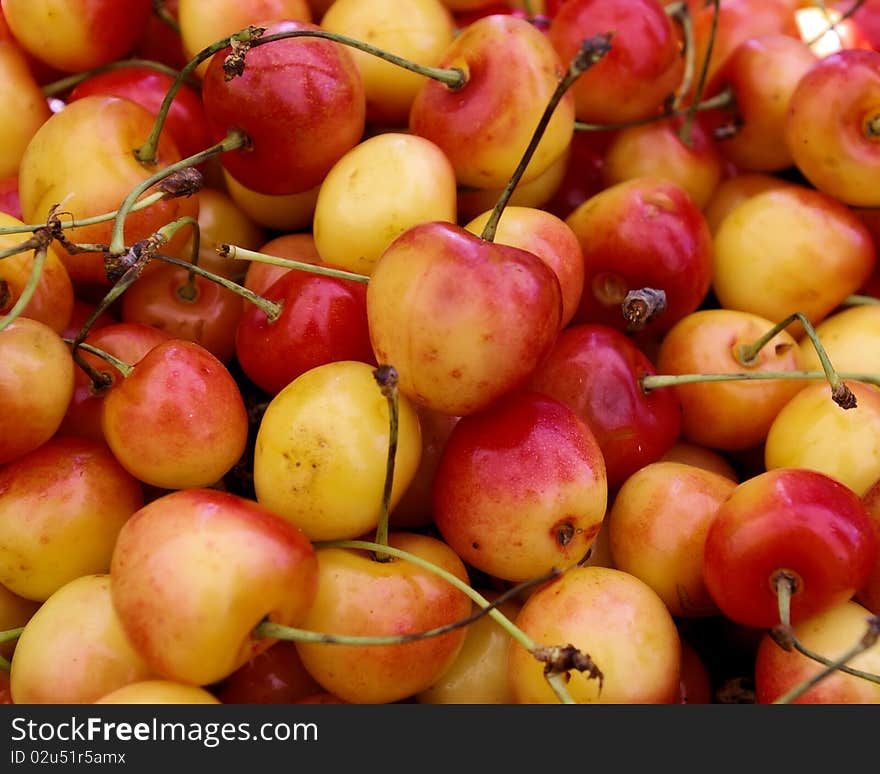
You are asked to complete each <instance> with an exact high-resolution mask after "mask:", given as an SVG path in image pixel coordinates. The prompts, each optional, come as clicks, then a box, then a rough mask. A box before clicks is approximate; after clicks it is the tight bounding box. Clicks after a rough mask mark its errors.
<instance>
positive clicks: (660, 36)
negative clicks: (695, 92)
mask: <svg viewBox="0 0 880 774" xmlns="http://www.w3.org/2000/svg"><path fill="white" fill-rule="evenodd" d="M609 31H613V33H614V35H613V37H612V39H611V51H610V52H609V53H608V54H607V55H606V56H605V57H604V61H602V62H600V63H598V64H597V65H596V66H595V68H593V69H592V70H591V71H590V72H587V73H584V74H583V75H581V76H580V77H579V78H578V81H577V82H576V83H575V85H574V86H573V87H572V95H573V96H574V102H575V114H576V116H577V118H578V120H580V121H586V122H589V123H597V124H610V123H620V122H624V121H632V120H634V119H640V118H646V117H648V116H651V115H654V114H655V113H658V112H659V111H660V109H661V108H662V107H663V103H664V101H665V100H666V98H667V97H669V96H670V95H672V94H673V93H674V92H675V90H676V89H677V88H678V86H679V84H680V82H681V79H682V77H683V75H684V59H683V57H682V43H681V38H680V37H679V33H678V31H677V30H676V27H675V22H673V21H672V19H671V18H670V16H669V15H668V14H667V13H666V11H665V9H664V8H663V4H662V3H661V2H659V0H568V2H566V3H565V4H564V5H562V7H561V8H560V9H559V11H558V13H556V15H555V16H553V18H552V21H551V22H550V28H549V30H548V32H547V34H548V36H549V38H550V41H551V42H552V44H553V47H554V48H555V49H556V51H557V53H558V54H559V57H560V58H561V59H562V60H563V61H566V62H567V61H568V60H569V59H570V58H571V57H572V56H574V54H575V53H576V52H577V50H578V48H579V47H580V45H581V41H582V40H583V39H584V38H588V37H590V36H592V35H597V34H603V33H606V32H609Z"/></svg>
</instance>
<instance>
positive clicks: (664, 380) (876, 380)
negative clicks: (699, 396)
mask: <svg viewBox="0 0 880 774" xmlns="http://www.w3.org/2000/svg"><path fill="white" fill-rule="evenodd" d="M838 376H839V377H840V378H841V379H850V380H852V381H856V382H865V383H866V384H873V385H876V386H878V387H880V374H868V373H853V372H845V373H840V374H838ZM827 378H828V375H827V374H826V373H825V372H824V371H741V372H733V373H703V374H645V375H644V376H642V377H641V378H640V379H639V383H640V384H641V386H642V389H643V390H645V391H646V392H647V391H649V390H657V389H660V388H661V387H674V386H676V385H679V384H700V383H701V382H734V381H749V380H760V379H827Z"/></svg>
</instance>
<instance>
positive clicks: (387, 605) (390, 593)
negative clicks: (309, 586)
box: [297, 531, 471, 704]
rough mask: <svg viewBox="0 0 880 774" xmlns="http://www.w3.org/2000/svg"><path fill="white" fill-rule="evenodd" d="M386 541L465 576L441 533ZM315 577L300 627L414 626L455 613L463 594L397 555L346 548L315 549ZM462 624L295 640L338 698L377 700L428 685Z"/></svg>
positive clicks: (342, 631)
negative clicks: (377, 640)
mask: <svg viewBox="0 0 880 774" xmlns="http://www.w3.org/2000/svg"><path fill="white" fill-rule="evenodd" d="M388 545H390V546H391V547H393V548H396V549H399V550H401V551H405V552H407V553H409V554H413V555H415V556H417V557H418V558H419V559H421V560H422V561H425V562H429V563H430V564H432V565H435V566H436V567H439V568H440V569H442V570H444V571H445V572H447V573H449V574H451V575H452V576H454V577H455V578H457V579H458V580H459V581H460V582H462V583H465V584H467V583H469V580H468V575H467V570H466V568H465V565H464V563H463V562H462V560H461V559H460V558H459V557H458V555H457V554H456V553H455V552H454V551H453V550H452V549H451V548H450V547H449V546H448V545H447V544H446V543H444V542H443V541H442V540H439V539H437V538H434V537H431V536H430V535H424V534H418V533H414V532H399V531H392V532H391V534H390V535H389V539H388ZM316 553H317V555H318V565H319V568H320V570H319V573H320V580H319V583H318V592H317V595H316V596H315V601H314V603H313V604H312V606H311V607H310V609H309V612H308V614H307V615H306V617H305V619H304V621H303V622H302V624H301V627H302V628H304V629H308V630H311V631H315V632H328V633H332V634H336V635H353V636H368V637H369V636H373V637H376V636H395V635H407V634H417V633H419V632H423V631H429V630H432V629H435V628H439V627H441V626H447V625H450V624H453V623H455V622H457V621H461V620H463V619H464V618H466V617H467V616H469V615H470V614H471V599H470V597H468V596H467V595H466V594H465V593H464V592H463V591H462V590H460V589H459V588H457V587H456V586H455V585H453V584H452V583H450V582H449V581H448V580H447V579H445V578H443V577H442V576H440V575H438V574H436V573H434V572H432V571H431V570H429V569H427V568H425V567H422V566H419V565H417V564H415V563H413V562H411V561H408V560H407V559H405V558H393V559H392V560H390V561H377V560H376V559H375V558H374V557H373V556H372V555H371V553H370V552H368V551H365V550H361V549H354V548H337V547H331V546H328V547H325V548H319V549H318V550H317V552H316ZM465 634H466V629H464V628H457V629H452V630H451V631H448V632H445V633H443V634H439V635H436V636H432V637H427V638H424V639H420V640H415V641H412V642H405V643H396V644H390V645H355V644H346V645H339V644H333V643H330V644H327V643H318V642H297V649H298V650H299V654H300V658H301V659H302V662H303V664H304V665H305V667H306V669H307V670H308V672H309V674H311V675H312V677H314V679H315V680H316V681H317V682H318V683H320V684H321V685H322V686H323V687H324V689H325V690H326V691H328V692H330V693H332V694H334V695H335V696H336V697H338V698H340V699H342V700H343V701H346V702H350V703H355V704H383V703H390V702H395V701H400V700H401V699H405V698H408V697H411V696H414V695H416V694H418V693H420V692H421V691H424V690H426V689H427V688H429V687H430V686H431V685H434V684H435V683H436V682H437V680H438V679H439V678H440V677H441V676H442V675H443V673H444V672H445V671H446V669H447V668H449V667H450V665H451V664H452V663H453V662H454V661H455V659H456V657H457V655H458V653H459V652H460V650H461V647H462V643H463V642H464V638H465Z"/></svg>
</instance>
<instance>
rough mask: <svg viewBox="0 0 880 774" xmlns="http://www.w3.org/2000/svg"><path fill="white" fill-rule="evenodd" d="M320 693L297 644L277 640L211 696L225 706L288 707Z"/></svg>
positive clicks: (249, 660) (250, 660)
mask: <svg viewBox="0 0 880 774" xmlns="http://www.w3.org/2000/svg"><path fill="white" fill-rule="evenodd" d="M320 690H321V686H320V685H318V683H316V682H315V679H314V678H313V677H312V676H311V675H310V674H309V673H308V672H307V671H306V668H305V667H304V666H303V663H302V660H301V659H300V657H299V653H298V651H297V649H296V643H294V642H289V641H287V640H279V641H278V642H276V643H275V644H274V645H272V646H271V647H270V648H267V649H266V650H263V651H261V652H260V653H257V654H256V655H254V656H253V657H252V658H250V659H248V661H246V662H245V663H244V664H242V665H241V666H240V667H239V668H238V669H236V670H235V671H234V672H233V673H232V674H231V675H229V677H227V678H226V679H225V680H223V681H222V682H221V683H220V684H219V685H217V686H216V687H215V688H214V689H213V692H214V694H215V695H216V696H217V698H218V699H220V701H221V702H223V703H224V704H291V703H292V702H295V701H298V700H300V699H304V698H305V697H306V696H310V695H311V694H313V693H315V692H316V691H320Z"/></svg>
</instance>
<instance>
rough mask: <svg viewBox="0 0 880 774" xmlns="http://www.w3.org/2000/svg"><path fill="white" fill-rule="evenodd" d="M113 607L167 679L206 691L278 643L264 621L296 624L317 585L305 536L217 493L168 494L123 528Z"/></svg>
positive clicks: (249, 503) (113, 572) (113, 568)
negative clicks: (258, 633) (257, 633)
mask: <svg viewBox="0 0 880 774" xmlns="http://www.w3.org/2000/svg"><path fill="white" fill-rule="evenodd" d="M110 578H111V585H112V590H111V592H112V598H113V606H114V609H115V610H116V611H117V614H118V616H119V620H120V622H121V624H122V627H123V629H124V631H125V632H126V634H127V636H128V638H129V640H130V642H131V643H132V645H133V646H134V647H135V648H136V649H137V651H138V652H139V653H140V654H141V655H142V656H143V658H144V659H145V660H146V661H147V663H149V664H150V666H151V668H152V669H153V670H154V672H155V673H156V674H157V675H159V676H162V677H165V678H168V679H171V680H178V681H180V682H184V683H190V684H193V685H202V686H204V685H208V684H211V683H215V682H218V681H219V680H222V679H224V678H226V677H228V676H229V675H231V674H232V673H233V672H234V671H235V670H236V669H238V668H239V667H240V666H241V665H242V664H244V663H246V662H247V661H248V659H249V658H251V657H252V656H254V655H256V654H257V653H259V652H261V651H263V650H265V649H266V648H269V647H271V645H272V644H273V643H274V640H273V639H272V638H269V637H264V638H257V637H254V636H253V629H254V627H255V626H256V625H257V624H258V623H260V621H262V620H263V619H267V620H269V621H272V622H275V623H279V624H283V625H287V626H298V625H299V624H300V623H301V622H302V620H303V617H304V616H305V614H306V612H307V611H308V609H309V607H310V606H311V604H312V602H313V600H314V597H315V592H316V590H317V582H318V565H317V560H316V558H315V551H314V548H313V547H312V544H311V543H310V542H309V540H308V538H306V537H305V535H303V533H302V532H301V531H300V530H299V529H297V528H296V527H294V526H293V525H292V524H290V523H289V522H288V521H286V520H284V519H282V518H281V517H279V516H278V515H277V514H275V513H273V512H272V511H270V510H268V509H267V508H265V507H263V506H261V505H259V504H258V503H256V502H254V501H253V500H248V499H245V498H243V497H239V496H237V495H234V494H231V493H229V492H222V491H219V490H216V489H200V488H189V489H185V490H179V491H174V492H170V493H168V494H165V495H162V496H160V497H158V498H156V499H154V500H152V501H151V502H149V503H148V504H147V505H145V506H144V507H143V508H141V509H140V510H138V511H137V512H135V514H134V515H133V516H132V517H131V518H130V519H129V520H128V521H127V522H126V524H125V526H124V527H123V528H122V530H120V533H119V537H118V538H117V541H116V546H115V548H114V550H113V557H112V560H111V564H110Z"/></svg>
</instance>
